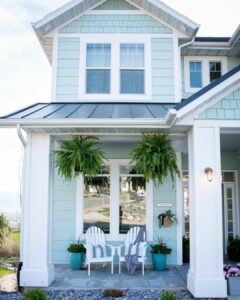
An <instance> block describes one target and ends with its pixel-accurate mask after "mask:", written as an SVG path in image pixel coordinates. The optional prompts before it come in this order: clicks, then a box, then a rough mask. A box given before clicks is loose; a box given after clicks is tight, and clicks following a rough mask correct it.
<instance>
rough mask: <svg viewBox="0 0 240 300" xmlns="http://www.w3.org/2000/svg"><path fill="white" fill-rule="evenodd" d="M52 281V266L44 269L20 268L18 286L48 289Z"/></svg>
mask: <svg viewBox="0 0 240 300" xmlns="http://www.w3.org/2000/svg"><path fill="white" fill-rule="evenodd" d="M53 280H54V266H53V265H48V266H46V267H44V268H28V269H25V268H24V267H23V268H22V270H21V272H20V286H26V287H30V286H31V287H48V286H49V285H50V284H51V283H52V282H53Z"/></svg>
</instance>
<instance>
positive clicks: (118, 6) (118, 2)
mask: <svg viewBox="0 0 240 300" xmlns="http://www.w3.org/2000/svg"><path fill="white" fill-rule="evenodd" d="M94 10H137V8H136V7H134V6H132V5H131V4H129V3H128V2H126V1H124V0H108V1H106V2H104V3H103V4H101V5H99V6H97V7H96V8H95V9H94Z"/></svg>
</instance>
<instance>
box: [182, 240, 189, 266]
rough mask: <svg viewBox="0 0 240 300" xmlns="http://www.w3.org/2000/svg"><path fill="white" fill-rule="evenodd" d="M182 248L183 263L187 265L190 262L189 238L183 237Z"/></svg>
mask: <svg viewBox="0 0 240 300" xmlns="http://www.w3.org/2000/svg"><path fill="white" fill-rule="evenodd" d="M182 246H183V262H184V263H189V260H190V239H189V236H187V235H184V236H183V239H182Z"/></svg>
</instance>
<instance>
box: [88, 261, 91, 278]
mask: <svg viewBox="0 0 240 300" xmlns="http://www.w3.org/2000/svg"><path fill="white" fill-rule="evenodd" d="M90 268H91V267H90V262H88V276H90Z"/></svg>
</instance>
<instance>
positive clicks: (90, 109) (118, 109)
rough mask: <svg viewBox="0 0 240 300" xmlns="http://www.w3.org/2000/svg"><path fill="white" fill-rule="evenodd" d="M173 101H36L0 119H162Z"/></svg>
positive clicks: (172, 105) (171, 106)
mask: <svg viewBox="0 0 240 300" xmlns="http://www.w3.org/2000/svg"><path fill="white" fill-rule="evenodd" d="M174 105H175V104H174V103H150V104H149V103H91V102H89V103H86V102H84V103H80V102H51V103H36V104H33V105H31V106H28V107H26V108H23V109H21V110H18V111H16V112H14V113H11V114H8V115H6V116H3V117H0V119H21V120H31V119H101V118H105V119H110V118H112V119H113V118H114V119H124V118H127V119H164V118H165V117H166V116H167V114H168V111H169V110H170V109H171V108H173V107H174Z"/></svg>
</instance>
